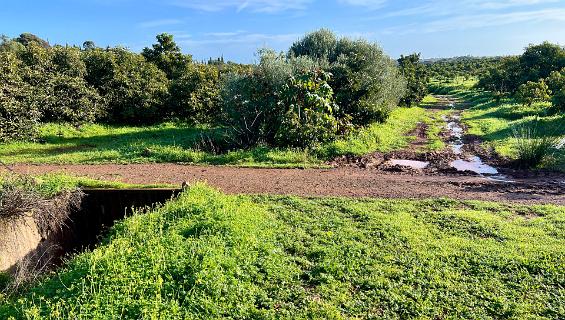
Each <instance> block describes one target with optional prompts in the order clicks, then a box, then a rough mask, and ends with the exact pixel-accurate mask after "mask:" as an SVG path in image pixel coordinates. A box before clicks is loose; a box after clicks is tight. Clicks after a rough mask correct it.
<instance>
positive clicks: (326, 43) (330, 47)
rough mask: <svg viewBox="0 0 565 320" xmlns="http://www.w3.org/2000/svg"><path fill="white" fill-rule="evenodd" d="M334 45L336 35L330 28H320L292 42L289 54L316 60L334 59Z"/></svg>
mask: <svg viewBox="0 0 565 320" xmlns="http://www.w3.org/2000/svg"><path fill="white" fill-rule="evenodd" d="M336 47H337V37H336V35H335V34H334V33H333V32H332V31H331V30H328V29H320V30H318V31H315V32H312V33H309V34H307V35H306V36H304V38H302V39H301V40H300V41H297V42H295V43H293V44H292V46H291V47H290V49H289V54H290V55H291V56H295V57H299V56H309V57H311V58H313V59H316V60H330V59H332V60H335V59H336V57H335V54H336Z"/></svg>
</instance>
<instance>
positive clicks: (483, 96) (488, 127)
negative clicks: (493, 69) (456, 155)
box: [431, 79, 565, 171]
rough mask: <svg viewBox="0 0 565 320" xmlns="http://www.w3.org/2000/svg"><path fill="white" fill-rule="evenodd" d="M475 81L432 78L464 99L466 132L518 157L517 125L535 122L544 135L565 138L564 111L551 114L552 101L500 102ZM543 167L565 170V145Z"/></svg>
mask: <svg viewBox="0 0 565 320" xmlns="http://www.w3.org/2000/svg"><path fill="white" fill-rule="evenodd" d="M475 83H476V80H473V79H471V80H463V79H456V80H454V81H451V82H449V83H439V82H432V84H431V86H432V91H434V92H436V93H441V94H450V95H453V96H455V97H457V98H459V99H460V100H461V101H462V102H463V104H460V107H461V108H462V109H463V114H462V121H463V123H464V124H465V125H466V126H467V127H468V131H467V134H469V135H474V136H477V137H479V138H480V139H481V140H482V141H484V142H485V144H486V145H487V146H491V147H492V148H494V150H495V151H496V152H497V153H498V154H499V155H501V156H503V157H507V158H509V159H516V158H517V153H516V143H517V140H516V138H515V134H514V129H518V128H520V127H521V126H525V127H528V126H532V125H533V123H534V122H536V123H537V125H536V126H537V131H538V132H539V134H540V136H541V137H543V136H551V137H560V138H565V114H553V115H552V114H548V112H547V111H548V108H549V104H547V103H537V104H534V105H533V106H532V107H530V108H527V107H524V106H522V105H521V104H519V103H518V102H516V101H515V100H514V99H510V98H506V99H502V100H501V101H500V102H498V103H497V102H496V101H495V100H494V99H493V96H492V94H491V93H490V92H486V91H478V90H476V89H474V88H473V86H474V85H475ZM536 119H537V120H536ZM540 167H541V168H549V169H555V170H560V171H565V148H561V149H559V150H555V152H554V154H553V157H551V158H550V159H549V160H548V161H546V162H545V163H542V164H541V165H540Z"/></svg>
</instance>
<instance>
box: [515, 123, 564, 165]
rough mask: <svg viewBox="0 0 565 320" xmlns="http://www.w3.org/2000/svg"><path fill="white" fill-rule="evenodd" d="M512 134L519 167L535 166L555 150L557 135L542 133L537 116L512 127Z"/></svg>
mask: <svg viewBox="0 0 565 320" xmlns="http://www.w3.org/2000/svg"><path fill="white" fill-rule="evenodd" d="M513 135H514V138H515V139H516V151H517V154H518V158H517V164H518V165H519V166H520V167H521V168H526V169H529V168H534V167H537V166H538V165H540V164H541V163H542V162H544V160H547V159H548V158H549V157H551V156H552V155H553V153H554V152H555V151H556V150H555V149H556V146H557V143H558V139H557V137H555V136H552V135H546V134H542V133H541V132H540V127H539V119H538V118H535V120H534V121H531V122H528V123H527V124H521V125H518V126H516V127H514V128H513Z"/></svg>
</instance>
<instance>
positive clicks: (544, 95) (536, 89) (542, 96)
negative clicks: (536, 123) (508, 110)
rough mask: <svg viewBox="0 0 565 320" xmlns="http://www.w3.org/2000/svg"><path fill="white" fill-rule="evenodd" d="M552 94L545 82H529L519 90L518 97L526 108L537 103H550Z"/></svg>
mask: <svg viewBox="0 0 565 320" xmlns="http://www.w3.org/2000/svg"><path fill="white" fill-rule="evenodd" d="M550 94H551V91H549V87H548V86H547V84H546V83H545V81H543V80H541V81H538V82H533V81H528V82H526V83H525V84H523V85H521V86H520V87H519V88H518V92H517V93H516V97H517V98H518V100H519V101H520V102H521V103H522V104H523V105H524V106H528V107H531V106H532V104H534V103H535V102H544V101H549V99H550Z"/></svg>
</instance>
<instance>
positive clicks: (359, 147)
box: [0, 107, 430, 167]
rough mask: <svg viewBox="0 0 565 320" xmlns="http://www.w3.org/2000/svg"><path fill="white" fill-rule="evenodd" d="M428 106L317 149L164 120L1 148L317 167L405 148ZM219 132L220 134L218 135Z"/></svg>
mask: <svg viewBox="0 0 565 320" xmlns="http://www.w3.org/2000/svg"><path fill="white" fill-rule="evenodd" d="M429 119H430V118H429V115H428V114H427V113H426V111H425V109H424V108H419V107H413V108H397V109H395V110H393V111H392V112H391V114H390V117H389V119H388V120H387V121H386V122H385V123H374V124H372V125H370V126H367V127H366V128H363V129H359V130H353V131H352V132H350V133H349V134H348V135H347V136H345V137H343V138H341V139H338V140H336V141H333V142H327V143H324V144H322V145H320V146H319V147H317V148H313V149H298V148H271V147H268V146H259V147H255V148H251V149H236V150H231V151H227V152H217V150H218V149H219V148H221V145H218V143H217V142H216V141H220V142H222V141H223V139H222V138H221V129H214V128H207V127H198V126H197V127H194V126H186V125H183V124H179V123H165V124H161V125H155V126H146V127H141V126H140V127H131V126H111V125H99V124H87V125H83V126H82V127H81V128H78V129H77V128H75V127H73V126H71V125H61V124H46V125H43V126H41V127H40V128H39V135H38V139H39V140H40V141H41V142H11V143H5V144H3V145H2V147H1V148H0V159H1V160H2V161H4V162H6V163H58V164H71V163H72V164H85V163H88V164H94V163H150V162H182V163H192V164H214V165H238V166H253V167H312V166H323V165H324V162H325V161H327V160H331V159H333V158H335V157H337V156H340V155H345V154H354V155H362V154H366V153H370V152H374V151H381V152H386V151H392V150H397V149H400V148H403V147H405V146H407V145H408V144H409V142H410V141H411V140H412V139H413V137H411V136H410V135H409V133H410V132H411V131H412V130H413V129H414V128H415V127H416V124H417V123H418V122H420V121H429ZM217 137H219V138H217Z"/></svg>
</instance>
